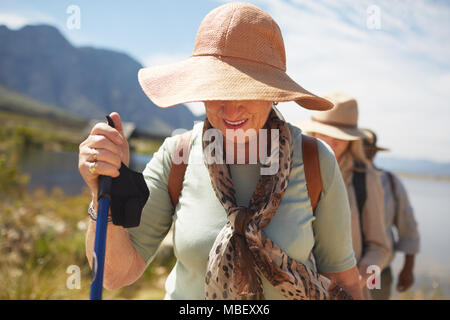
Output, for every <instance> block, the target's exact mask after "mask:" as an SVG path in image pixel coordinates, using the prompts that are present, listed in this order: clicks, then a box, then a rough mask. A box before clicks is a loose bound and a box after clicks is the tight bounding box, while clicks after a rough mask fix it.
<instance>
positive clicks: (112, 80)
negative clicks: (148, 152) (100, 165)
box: [0, 25, 203, 134]
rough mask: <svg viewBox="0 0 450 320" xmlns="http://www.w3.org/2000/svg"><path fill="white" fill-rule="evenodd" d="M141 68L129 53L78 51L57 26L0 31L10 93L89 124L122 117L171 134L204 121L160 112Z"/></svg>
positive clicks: (0, 77) (3, 78) (0, 63)
mask: <svg viewBox="0 0 450 320" xmlns="http://www.w3.org/2000/svg"><path fill="white" fill-rule="evenodd" d="M140 68H142V65H141V64H140V63H139V62H137V61H136V60H134V59H133V58H131V57H130V56H129V55H127V54H125V53H121V52H116V51H112V50H104V49H97V48H92V47H74V46H73V45H71V44H70V42H69V41H67V40H66V39H65V38H64V36H63V35H62V34H61V33H60V32H59V30H58V29H56V28H55V27H53V26H49V25H33V26H31V25H29V26H25V27H23V28H21V29H19V30H10V29H8V28H7V27H6V26H0V85H1V86H3V87H5V88H6V89H8V90H12V91H15V92H17V93H20V94H23V95H25V96H28V97H30V98H32V99H34V100H37V101H39V102H41V103H43V104H47V105H54V106H58V107H60V108H62V109H64V110H65V111H67V112H69V113H71V114H75V115H78V116H80V117H82V118H84V119H99V118H100V119H102V118H104V116H105V115H106V114H108V113H110V112H112V111H117V112H119V113H120V115H121V117H122V119H123V120H124V121H130V122H134V123H135V124H136V126H137V128H139V129H140V130H142V131H148V132H153V133H160V134H161V133H162V134H170V133H171V131H172V130H173V129H176V128H191V127H192V125H193V122H194V121H196V120H199V119H203V117H196V116H194V114H192V112H191V111H190V110H189V109H188V108H187V107H186V106H185V105H179V106H177V107H174V108H168V109H161V108H158V107H157V106H155V105H154V104H153V103H152V102H151V101H150V100H149V99H148V98H147V97H146V96H145V94H144V93H143V92H142V90H141V88H140V86H139V83H138V80H137V73H138V70H139V69H140Z"/></svg>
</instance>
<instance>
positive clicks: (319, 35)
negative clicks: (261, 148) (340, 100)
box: [254, 0, 450, 161]
mask: <svg viewBox="0 0 450 320" xmlns="http://www.w3.org/2000/svg"><path fill="white" fill-rule="evenodd" d="M254 3H255V4H257V5H258V4H260V5H261V7H264V8H265V9H266V11H268V12H269V13H270V14H271V15H272V17H273V18H274V19H275V21H277V23H278V24H279V25H280V28H281V30H282V33H283V38H284V40H285V45H286V55H287V72H288V74H289V75H290V76H291V77H292V78H293V79H295V80H296V81H297V82H298V83H299V84H300V85H302V86H303V87H305V88H306V89H308V90H310V91H312V92H314V93H316V94H319V95H320V94H325V93H327V92H330V91H336V90H338V91H344V92H348V93H349V94H351V95H353V96H354V97H355V98H356V99H357V100H358V103H359V106H360V125H361V126H365V127H370V128H373V129H374V130H376V131H377V132H378V133H379V139H380V144H383V145H385V146H388V147H390V148H391V149H392V153H391V155H392V156H401V157H407V158H428V159H433V160H439V161H450V141H449V138H448V137H449V136H450V126H448V125H447V124H446V122H447V121H448V119H450V109H449V108H448V104H449V102H448V101H450V90H449V88H450V86H449V84H450V43H449V42H448V39H449V36H450V34H449V32H450V7H449V6H447V5H444V4H440V3H438V2H425V1H410V2H408V3H405V2H400V1H359V0H358V1H356V0H354V1H351V0H342V1H339V2H336V1H329V0H322V1H313V0H292V1H282V0H270V1H269V0H260V1H254ZM374 3H375V4H376V5H377V6H378V8H379V13H380V15H379V18H380V21H379V22H380V27H381V28H380V29H379V30H376V29H369V28H368V26H367V19H368V18H370V17H371V16H370V14H369V13H370V12H369V13H368V10H367V9H368V8H369V7H370V6H371V5H373V4H374ZM279 106H280V108H279V109H280V110H281V112H282V113H283V114H284V115H285V117H286V119H287V120H288V121H290V122H297V121H299V120H302V119H305V118H309V117H310V116H311V112H309V111H305V110H302V109H301V108H299V107H298V106H297V105H296V104H295V103H285V104H280V105H279Z"/></svg>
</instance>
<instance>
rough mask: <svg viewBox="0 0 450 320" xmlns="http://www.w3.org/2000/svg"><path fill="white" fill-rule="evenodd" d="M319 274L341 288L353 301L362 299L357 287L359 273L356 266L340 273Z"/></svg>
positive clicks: (359, 288)
mask: <svg viewBox="0 0 450 320" xmlns="http://www.w3.org/2000/svg"><path fill="white" fill-rule="evenodd" d="M320 274H322V275H324V276H325V277H327V278H328V279H330V280H331V281H332V282H334V283H336V284H337V285H339V286H340V287H342V288H343V289H344V290H345V292H347V293H348V294H350V295H351V296H352V297H353V299H355V300H361V299H362V298H363V297H362V293H361V287H360V286H359V271H358V268H357V267H356V266H354V267H352V268H351V269H349V270H346V271H342V272H320Z"/></svg>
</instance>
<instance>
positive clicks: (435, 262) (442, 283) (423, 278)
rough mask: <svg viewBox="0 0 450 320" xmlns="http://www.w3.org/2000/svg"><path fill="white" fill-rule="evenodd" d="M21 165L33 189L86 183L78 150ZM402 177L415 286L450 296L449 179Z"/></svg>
mask: <svg viewBox="0 0 450 320" xmlns="http://www.w3.org/2000/svg"><path fill="white" fill-rule="evenodd" d="M150 159H151V156H142V155H132V156H131V168H132V169H133V170H135V171H139V172H142V170H143V169H144V168H145V165H146V163H147V162H148V161H149V160H150ZM21 169H22V170H23V171H24V172H27V173H29V174H31V180H30V184H29V189H30V191H31V190H33V189H35V188H37V187H44V188H45V189H47V190H51V188H53V187H56V186H58V187H61V188H62V189H63V190H64V191H65V192H66V193H69V194H78V193H79V192H80V191H81V190H82V188H83V187H84V183H83V180H82V178H81V176H80V174H79V172H78V153H76V152H42V151H38V152H32V153H30V154H28V155H27V156H26V157H24V159H23V162H22V164H21ZM401 179H402V181H403V182H404V184H405V187H406V189H407V191H408V195H409V198H410V200H411V203H412V205H413V207H414V210H415V214H416V219H417V222H418V225H419V231H420V235H421V251H420V253H419V255H418V256H417V258H416V266H415V271H416V280H417V281H416V284H415V285H414V288H415V289H419V290H423V291H426V292H430V291H433V290H434V291H436V290H440V291H441V292H442V294H443V295H444V296H445V297H447V298H450V182H446V181H435V180H424V179H414V178H401ZM402 263H403V255H402V254H397V256H396V259H395V260H394V262H393V269H394V274H396V275H397V274H398V272H399V270H400V269H401V266H402ZM425 298H426V296H425Z"/></svg>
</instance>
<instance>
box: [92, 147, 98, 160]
mask: <svg viewBox="0 0 450 320" xmlns="http://www.w3.org/2000/svg"><path fill="white" fill-rule="evenodd" d="M97 154H98V150H97V149H95V148H94V152H93V153H92V158H94V162H97Z"/></svg>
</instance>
